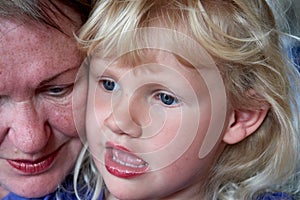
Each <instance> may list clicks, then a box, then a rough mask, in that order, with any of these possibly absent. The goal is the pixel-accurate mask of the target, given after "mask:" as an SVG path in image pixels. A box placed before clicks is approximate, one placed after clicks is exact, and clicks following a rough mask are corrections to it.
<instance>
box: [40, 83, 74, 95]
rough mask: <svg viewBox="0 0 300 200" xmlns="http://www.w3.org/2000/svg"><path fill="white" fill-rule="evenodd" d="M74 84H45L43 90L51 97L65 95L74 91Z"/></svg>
mask: <svg viewBox="0 0 300 200" xmlns="http://www.w3.org/2000/svg"><path fill="white" fill-rule="evenodd" d="M73 86H74V84H73V83H72V84H68V85H54V86H44V87H43V88H42V89H41V92H42V93H44V94H46V95H48V96H51V97H57V98H60V97H65V96H67V95H68V94H70V93H71V92H72V91H73Z"/></svg>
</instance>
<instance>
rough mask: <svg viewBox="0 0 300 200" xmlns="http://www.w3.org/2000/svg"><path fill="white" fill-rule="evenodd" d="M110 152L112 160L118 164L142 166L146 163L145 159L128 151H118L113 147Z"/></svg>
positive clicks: (133, 166)
mask: <svg viewBox="0 0 300 200" xmlns="http://www.w3.org/2000/svg"><path fill="white" fill-rule="evenodd" d="M112 152H113V153H112V155H113V156H112V159H113V161H115V162H116V163H118V164H120V165H124V166H126V167H132V168H142V167H145V166H146V165H147V164H146V162H145V161H143V160H142V159H140V158H138V157H136V156H134V155H131V154H129V153H126V152H123V151H119V150H116V149H114V150H113V151H112Z"/></svg>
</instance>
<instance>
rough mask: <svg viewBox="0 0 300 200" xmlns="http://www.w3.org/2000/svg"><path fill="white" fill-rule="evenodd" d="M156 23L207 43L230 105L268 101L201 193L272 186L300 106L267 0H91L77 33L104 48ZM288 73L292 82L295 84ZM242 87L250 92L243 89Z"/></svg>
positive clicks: (287, 170)
mask: <svg viewBox="0 0 300 200" xmlns="http://www.w3.org/2000/svg"><path fill="white" fill-rule="evenodd" d="M158 24H160V25H159V26H163V27H165V28H168V29H172V30H178V29H180V31H183V32H184V33H185V34H187V35H189V36H190V37H192V38H193V39H194V40H196V41H197V42H198V43H199V44H200V45H201V46H202V47H204V48H205V49H206V51H207V52H208V53H209V54H210V55H211V57H212V58H213V59H214V61H215V63H216V65H217V67H218V69H219V70H220V72H221V75H222V78H223V81H224V84H225V87H226V90H227V91H226V92H227V98H228V106H229V107H230V108H233V109H237V110H255V109H259V108H261V107H262V106H266V105H267V106H269V107H270V110H269V112H268V114H267V116H266V119H265V120H264V122H263V123H262V125H261V126H260V128H259V129H258V130H257V131H256V132H255V133H254V134H252V135H251V136H250V137H248V138H246V139H245V140H244V141H242V142H240V143H237V144H234V145H227V146H226V148H225V150H224V152H223V153H222V154H221V155H220V157H219V159H218V161H217V162H216V164H215V166H214V168H213V169H212V170H211V176H210V182H209V183H208V184H207V185H206V196H205V197H204V198H205V199H218V200H230V199H253V198H255V197H257V196H258V195H260V194H261V193H264V192H267V191H269V190H270V191H272V190H276V187H275V186H276V185H280V184H282V183H283V182H285V181H286V180H288V178H289V177H291V175H292V173H293V172H294V171H295V167H296V164H297V157H298V152H297V149H298V135H297V134H298V133H297V131H298V130H297V127H295V123H293V122H294V121H297V122H298V121H299V119H298V117H299V115H293V112H292V110H293V109H294V110H296V112H297V113H299V111H298V107H297V104H296V100H295V93H296V92H297V91H299V89H298V88H297V87H298V86H297V85H299V80H297V79H298V78H299V77H296V76H298V75H297V73H296V72H295V71H294V69H293V68H292V67H290V66H288V64H287V61H286V59H285V58H284V56H283V55H282V54H281V48H282V47H281V43H280V40H279V38H278V33H279V32H278V31H277V28H276V25H275V21H274V16H273V14H272V11H271V10H270V8H269V6H268V4H267V3H266V2H265V1H264V0H251V1H249V0H144V1H139V0H114V1H98V2H97V3H96V5H95V7H94V10H93V12H92V15H91V16H90V18H89V19H88V21H87V23H86V24H85V25H84V26H83V27H82V29H81V31H80V34H79V36H78V41H79V44H80V47H81V48H82V49H83V51H85V52H86V53H87V54H88V55H92V54H93V53H101V54H102V55H103V56H106V55H109V54H113V53H115V52H116V51H122V52H124V48H125V49H126V48H128V50H129V49H130V48H131V47H132V45H137V43H134V42H132V41H142V38H139V37H138V36H137V35H135V34H132V37H131V39H130V40H121V39H120V35H122V33H124V32H127V31H132V30H136V29H138V28H145V27H153V26H157V25H158ZM145 37H146V36H145ZM174 43H176V41H175V39H174ZM291 80H292V81H294V83H296V84H295V87H294V90H292V86H291V84H290V81H291ZM297 83H298V84H297ZM249 90H253V91H255V94H256V95H249ZM87 153H88V151H87ZM91 163H92V162H91ZM79 165H80V160H79ZM92 165H93V164H92ZM83 171H84V170H83ZM77 175H78V174H77ZM97 178H99V177H97ZM99 181H101V179H99ZM98 193H99V190H98V192H95V196H97V194H98Z"/></svg>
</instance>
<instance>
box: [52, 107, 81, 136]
mask: <svg viewBox="0 0 300 200" xmlns="http://www.w3.org/2000/svg"><path fill="white" fill-rule="evenodd" d="M47 105H48V107H47V111H46V112H47V113H48V121H49V124H50V126H51V128H52V129H54V130H56V131H58V132H60V133H63V134H64V135H66V136H69V137H78V133H77V131H76V126H75V122H74V118H73V113H72V106H71V104H68V105H65V106H61V105H55V104H47ZM82 117H83V116H82Z"/></svg>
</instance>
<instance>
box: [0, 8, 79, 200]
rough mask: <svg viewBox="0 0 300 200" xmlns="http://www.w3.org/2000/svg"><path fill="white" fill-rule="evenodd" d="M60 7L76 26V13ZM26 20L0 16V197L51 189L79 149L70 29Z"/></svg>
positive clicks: (74, 49) (74, 53)
mask: <svg viewBox="0 0 300 200" xmlns="http://www.w3.org/2000/svg"><path fill="white" fill-rule="evenodd" d="M63 9H66V10H67V11H68V12H67V13H68V15H69V16H70V17H72V18H73V19H74V20H75V21H78V26H79V24H81V19H80V16H79V15H78V14H76V13H75V12H74V11H73V10H71V9H69V8H67V7H63ZM58 16H59V15H58ZM58 19H59V17H58ZM28 22H29V23H21V22H19V21H17V20H12V19H8V18H4V17H1V18H0V33H1V37H0V55H1V59H0V186H1V187H0V198H2V197H4V196H5V195H7V194H8V193H9V192H14V193H16V194H18V195H20V196H23V197H31V198H32V197H41V196H44V195H47V194H49V193H51V192H53V191H54V190H55V189H56V187H57V186H58V185H59V184H60V183H61V182H62V181H63V180H64V178H65V176H66V175H68V174H69V173H70V171H71V169H72V168H73V166H74V163H75V161H76V158H77V155H78V153H79V151H80V149H81V147H82V144H81V141H80V139H79V137H78V134H77V131H76V128H75V124H74V122H73V116H72V90H73V84H74V80H75V78H76V74H77V70H78V68H79V67H80V64H81V62H82V59H83V56H82V55H81V53H80V52H79V51H78V50H77V46H76V41H75V40H74V38H73V36H72V35H71V34H70V33H72V32H73V31H74V30H75V28H76V27H74V25H73V24H71V22H70V21H68V20H65V19H64V20H63V19H60V25H61V26H62V27H66V29H65V31H66V33H62V32H60V31H58V30H56V29H55V28H52V27H50V26H46V25H45V24H40V23H37V22H32V21H30V20H28ZM76 29H77V28H76ZM66 156H67V158H68V159H66Z"/></svg>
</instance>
